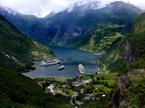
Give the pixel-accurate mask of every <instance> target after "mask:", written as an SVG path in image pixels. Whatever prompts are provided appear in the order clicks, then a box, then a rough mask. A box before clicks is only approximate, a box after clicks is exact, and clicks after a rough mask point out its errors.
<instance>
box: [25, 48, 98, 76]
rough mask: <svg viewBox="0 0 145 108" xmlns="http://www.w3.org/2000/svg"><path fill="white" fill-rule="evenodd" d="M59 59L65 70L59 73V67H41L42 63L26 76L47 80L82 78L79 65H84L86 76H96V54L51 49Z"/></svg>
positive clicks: (66, 49)
mask: <svg viewBox="0 0 145 108" xmlns="http://www.w3.org/2000/svg"><path fill="white" fill-rule="evenodd" d="M51 49H52V50H53V52H54V53H55V55H56V57H57V59H59V60H61V61H62V64H63V65H64V66H65V69H64V70H62V71H58V67H59V65H52V66H48V67H42V66H40V63H35V64H34V67H35V68H36V70H33V71H30V72H28V73H25V74H24V75H26V76H28V77H30V78H46V77H61V78H74V77H76V76H80V75H81V74H80V73H79V71H78V65H79V64H83V65H84V67H85V71H86V73H85V74H87V75H88V74H89V75H91V74H95V73H96V71H97V64H96V60H97V56H96V55H95V54H94V53H89V52H84V51H81V50H78V49H73V48H62V47H51Z"/></svg>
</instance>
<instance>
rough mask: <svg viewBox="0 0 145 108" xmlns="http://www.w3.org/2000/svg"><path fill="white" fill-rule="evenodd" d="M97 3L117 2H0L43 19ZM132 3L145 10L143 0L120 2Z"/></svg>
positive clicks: (72, 0)
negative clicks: (85, 4)
mask: <svg viewBox="0 0 145 108" xmlns="http://www.w3.org/2000/svg"><path fill="white" fill-rule="evenodd" d="M90 1H99V2H100V4H101V5H102V6H104V5H106V4H108V3H110V2H113V1H118V0H0V4H1V5H2V6H4V7H8V8H12V9H13V10H15V11H18V12H21V13H23V14H32V15H35V16H37V17H44V16H46V15H48V14H49V13H50V12H59V11H61V10H63V9H65V8H67V7H70V6H71V5H73V4H75V3H78V2H81V3H86V2H90ZM120 1H124V2H129V3H132V4H134V5H136V6H138V7H141V8H142V9H145V7H144V4H145V0H120Z"/></svg>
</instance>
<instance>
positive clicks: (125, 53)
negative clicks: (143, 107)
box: [105, 14, 145, 72]
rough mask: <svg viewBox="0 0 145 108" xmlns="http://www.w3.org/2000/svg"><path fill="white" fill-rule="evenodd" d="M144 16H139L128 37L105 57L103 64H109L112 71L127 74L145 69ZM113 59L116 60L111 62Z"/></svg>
mask: <svg viewBox="0 0 145 108" xmlns="http://www.w3.org/2000/svg"><path fill="white" fill-rule="evenodd" d="M144 46H145V14H142V15H140V16H139V17H138V18H137V20H136V23H135V25H134V27H133V29H132V31H131V33H129V35H128V36H127V37H126V38H125V39H124V40H122V43H121V45H120V46H119V47H118V48H117V49H115V50H113V51H112V52H113V53H112V52H111V53H110V54H108V55H109V56H108V55H107V56H105V62H106V61H107V60H108V61H107V62H108V64H111V65H110V67H111V68H112V69H113V70H117V71H123V72H127V71H129V70H133V69H142V68H145V47H144ZM111 56H112V57H113V59H114V58H115V57H116V59H115V60H114V61H113V62H112V58H111Z"/></svg>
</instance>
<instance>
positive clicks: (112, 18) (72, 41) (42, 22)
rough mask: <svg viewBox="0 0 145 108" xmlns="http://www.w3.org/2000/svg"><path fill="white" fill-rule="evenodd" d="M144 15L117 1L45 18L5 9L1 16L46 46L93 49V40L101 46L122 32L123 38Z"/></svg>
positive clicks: (76, 6) (78, 5) (76, 7)
mask: <svg viewBox="0 0 145 108" xmlns="http://www.w3.org/2000/svg"><path fill="white" fill-rule="evenodd" d="M141 12H142V11H141V10H140V9H138V8H137V7H135V6H133V5H131V4H127V3H124V2H113V3H111V4H109V5H107V6H106V7H104V8H99V7H97V3H96V2H93V3H90V4H87V5H86V4H83V5H82V4H76V5H74V6H73V7H71V9H70V8H69V9H66V10H64V11H62V12H59V13H57V14H54V13H52V14H51V15H48V16H47V17H45V18H41V19H39V18H36V17H34V16H26V15H22V14H20V13H14V12H8V11H6V10H5V9H3V10H2V9H1V13H2V14H3V15H4V16H5V17H6V18H7V19H8V20H9V21H11V22H12V23H13V24H14V25H16V27H17V28H18V29H19V30H21V31H22V32H24V33H25V34H27V35H28V36H30V37H31V38H33V39H35V40H37V41H39V42H41V43H43V44H47V45H48V44H49V45H55V46H65V47H77V48H78V47H81V48H84V49H88V47H91V46H90V43H91V40H92V38H93V39H94V40H93V41H94V43H95V46H97V45H98V43H96V41H97V40H98V39H99V42H100V41H101V40H102V39H103V38H104V37H107V36H109V35H113V34H116V33H118V32H119V33H120V34H121V35H124V34H126V33H128V32H129V31H130V29H131V27H132V25H133V24H134V21H135V18H136V16H137V15H139V14H140V13H141ZM100 29H101V30H102V31H105V32H104V34H103V36H102V37H101V36H100V34H99V33H97V34H96V31H98V30H100ZM106 29H107V31H106ZM108 32H109V33H108ZM94 35H95V36H94ZM90 50H92V48H91V49H90Z"/></svg>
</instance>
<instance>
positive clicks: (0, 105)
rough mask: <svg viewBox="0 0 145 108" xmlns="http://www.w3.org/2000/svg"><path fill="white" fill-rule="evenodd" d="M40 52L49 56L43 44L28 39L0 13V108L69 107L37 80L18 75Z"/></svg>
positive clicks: (41, 56)
mask: <svg viewBox="0 0 145 108" xmlns="http://www.w3.org/2000/svg"><path fill="white" fill-rule="evenodd" d="M43 55H45V57H47V58H51V57H53V53H52V51H50V50H49V49H48V48H47V47H44V46H43V45H40V44H38V43H36V42H34V41H32V40H30V39H28V38H27V37H26V36H25V35H24V34H22V33H21V32H19V31H18V30H17V29H16V27H15V26H13V25H12V24H11V23H9V22H8V21H7V20H6V19H5V18H4V17H2V16H0V60H1V61H0V108H48V107H50V108H71V105H70V104H68V103H67V102H68V100H67V99H66V98H63V97H61V96H58V97H57V96H56V97H54V96H51V95H47V94H45V92H44V91H43V90H42V88H41V87H40V86H39V85H38V84H37V83H35V82H34V81H33V80H31V79H29V78H26V77H24V76H23V75H21V73H20V72H23V71H24V70H26V69H30V67H31V65H32V60H40V59H41V58H43Z"/></svg>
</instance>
